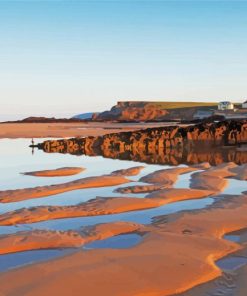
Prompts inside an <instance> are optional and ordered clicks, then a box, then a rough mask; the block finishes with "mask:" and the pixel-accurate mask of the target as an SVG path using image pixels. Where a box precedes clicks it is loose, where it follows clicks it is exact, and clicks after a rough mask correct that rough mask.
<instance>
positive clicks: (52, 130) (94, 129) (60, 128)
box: [0, 122, 167, 139]
mask: <svg viewBox="0 0 247 296" xmlns="http://www.w3.org/2000/svg"><path fill="white" fill-rule="evenodd" d="M164 125H167V124H165V123H143V124H142V123H138V124H135V123H114V122H108V123H107V122H90V123H83V122H82V123H0V139H1V138H63V137H86V136H101V135H105V134H109V133H117V132H121V131H133V130H139V129H143V128H148V127H157V126H164Z"/></svg>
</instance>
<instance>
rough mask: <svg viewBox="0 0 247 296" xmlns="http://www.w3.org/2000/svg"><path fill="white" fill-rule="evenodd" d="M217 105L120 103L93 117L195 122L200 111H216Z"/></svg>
mask: <svg viewBox="0 0 247 296" xmlns="http://www.w3.org/2000/svg"><path fill="white" fill-rule="evenodd" d="M216 107H217V104H214V103H200V102H144V101H126V102H118V103H117V105H116V106H113V107H112V108H111V110H110V111H105V112H101V113H98V114H94V115H93V120H95V121H112V120H117V121H163V120H178V121H180V120H193V119H194V117H193V116H194V114H196V112H198V110H212V109H216Z"/></svg>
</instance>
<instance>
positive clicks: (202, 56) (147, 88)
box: [0, 0, 247, 120]
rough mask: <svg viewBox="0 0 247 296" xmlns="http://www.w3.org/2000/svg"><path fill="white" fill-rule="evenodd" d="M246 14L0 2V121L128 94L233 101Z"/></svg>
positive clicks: (97, 104)
mask: <svg viewBox="0 0 247 296" xmlns="http://www.w3.org/2000/svg"><path fill="white" fill-rule="evenodd" d="M246 13H247V2H243V1H241V2H240V1H239V2H238V1H237V2H236V1H176V0H174V1H151V0H150V1H123V0H118V1H103V0H101V1H32V0H30V1H22V0H20V1H0V34H1V39H0V63H1V68H0V102H1V108H0V120H1V118H5V119H9V120H11V119H16V118H19V119H21V117H27V116H28V115H33V116H49V117H50V116H59V117H60V116H66V117H67V116H70V115H71V116H72V115H74V114H77V113H84V112H93V111H96V112H98V111H103V110H107V109H109V108H110V107H111V106H113V105H114V104H115V102H116V101H121V100H132V98H138V100H157V99H154V98H171V99H169V100H177V101H180V100H181V101H189V100H197V101H206V102H208V101H215V100H217V101H223V100H230V101H233V102H242V101H244V100H245V99H246V97H247V86H246V78H247V59H246V52H247V39H246V31H247V20H246ZM149 98H152V99H149ZM180 98H182V99H180ZM214 98H217V99H214ZM164 100H165V99H158V101H164Z"/></svg>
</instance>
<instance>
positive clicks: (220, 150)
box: [37, 139, 247, 166]
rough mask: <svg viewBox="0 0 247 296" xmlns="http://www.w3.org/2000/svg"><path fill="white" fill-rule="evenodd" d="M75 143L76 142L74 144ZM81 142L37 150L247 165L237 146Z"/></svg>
mask: <svg viewBox="0 0 247 296" xmlns="http://www.w3.org/2000/svg"><path fill="white" fill-rule="evenodd" d="M70 141H72V142H70ZM77 141H81V140H80V139H78V140H77V139H71V140H59V141H46V142H44V143H41V144H38V145H37V147H38V148H39V149H41V150H43V151H44V152H47V153H64V154H65V153H69V154H73V155H87V156H103V157H105V158H112V159H120V160H131V161H137V162H145V163H148V164H162V165H164V164H166V165H173V166H174V165H179V164H198V163H202V162H209V163H210V164H211V165H218V164H221V163H224V162H235V163H236V164H244V163H247V151H241V150H240V149H238V148H237V147H233V146H229V147H215V148H213V147H210V148H208V147H207V148H203V147H200V149H197V148H196V147H184V148H183V147H177V148H170V149H168V148H164V149H131V148H130V147H128V149H124V150H123V149H116V147H115V146H114V147H113V148H112V149H109V147H108V148H107V149H104V147H101V146H100V147H99V146H97V147H95V148H93V147H92V146H91V147H90V149H86V147H85V146H84V145H83V147H82V145H80V143H77Z"/></svg>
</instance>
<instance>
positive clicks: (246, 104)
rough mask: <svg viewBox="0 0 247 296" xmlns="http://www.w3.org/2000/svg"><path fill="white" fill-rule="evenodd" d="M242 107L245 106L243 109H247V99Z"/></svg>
mask: <svg viewBox="0 0 247 296" xmlns="http://www.w3.org/2000/svg"><path fill="white" fill-rule="evenodd" d="M242 108H243V109H247V101H245V102H244V103H243V104H242Z"/></svg>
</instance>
